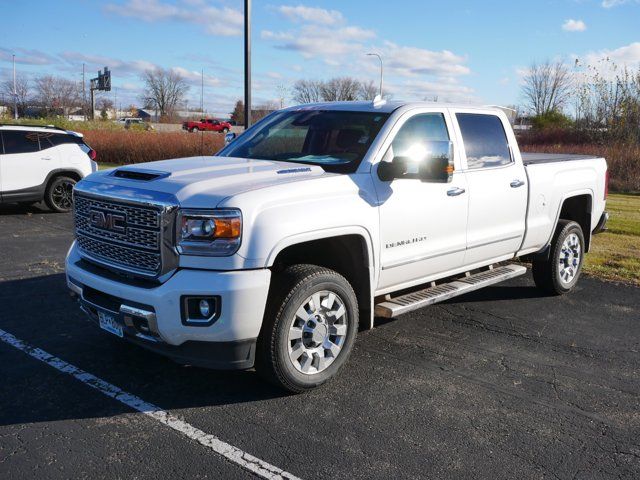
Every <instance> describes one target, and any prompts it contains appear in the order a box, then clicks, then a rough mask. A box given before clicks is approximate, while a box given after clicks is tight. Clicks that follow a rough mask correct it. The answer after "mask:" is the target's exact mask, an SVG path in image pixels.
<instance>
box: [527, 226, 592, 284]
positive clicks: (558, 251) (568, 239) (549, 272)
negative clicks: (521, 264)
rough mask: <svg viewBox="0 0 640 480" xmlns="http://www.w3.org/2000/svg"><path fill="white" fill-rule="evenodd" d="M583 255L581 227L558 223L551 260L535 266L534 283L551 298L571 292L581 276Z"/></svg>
mask: <svg viewBox="0 0 640 480" xmlns="http://www.w3.org/2000/svg"><path fill="white" fill-rule="evenodd" d="M584 253H585V242H584V234H583V232H582V227H580V225H578V224H577V223H576V222H573V221H570V220H560V221H558V226H557V227H556V231H555V233H554V235H553V239H552V240H551V245H550V252H549V258H548V259H547V260H541V261H534V262H533V265H532V271H533V280H534V282H535V284H536V286H537V287H538V288H539V289H540V290H542V291H544V292H546V293H549V294H551V295H564V294H565V293H569V292H570V291H572V290H573V289H574V288H575V286H576V284H577V283H578V279H579V278H580V274H581V273H582V263H583V261H584Z"/></svg>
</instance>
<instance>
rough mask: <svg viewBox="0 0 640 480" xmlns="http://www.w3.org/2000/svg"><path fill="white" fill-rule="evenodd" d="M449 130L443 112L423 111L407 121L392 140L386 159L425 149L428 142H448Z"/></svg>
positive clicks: (409, 154)
mask: <svg viewBox="0 0 640 480" xmlns="http://www.w3.org/2000/svg"><path fill="white" fill-rule="evenodd" d="M448 141H449V132H448V130H447V124H446V122H445V120H444V115H443V114H442V113H423V114H419V115H416V116H414V117H411V118H410V119H409V120H407V121H406V122H405V124H404V125H402V127H400V130H399V131H398V133H397V134H396V137H395V138H394V139H393V142H391V147H390V148H389V151H388V152H387V154H386V155H385V161H391V160H392V159H393V157H402V156H411V155H412V153H413V152H415V151H416V150H420V149H424V147H425V145H426V143H427V142H448Z"/></svg>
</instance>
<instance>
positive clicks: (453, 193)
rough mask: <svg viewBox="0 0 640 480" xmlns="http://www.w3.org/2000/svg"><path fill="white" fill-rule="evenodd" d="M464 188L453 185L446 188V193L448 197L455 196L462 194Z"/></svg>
mask: <svg viewBox="0 0 640 480" xmlns="http://www.w3.org/2000/svg"><path fill="white" fill-rule="evenodd" d="M465 191H466V190H465V189H464V188H460V187H455V188H450V189H449V190H447V195H449V196H450V197H457V196H458V195H462V194H463V193H464V192H465Z"/></svg>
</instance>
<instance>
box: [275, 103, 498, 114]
mask: <svg viewBox="0 0 640 480" xmlns="http://www.w3.org/2000/svg"><path fill="white" fill-rule="evenodd" d="M401 107H431V108H433V107H442V108H460V109H476V108H477V109H482V110H499V107H495V106H482V105H471V104H461V103H440V102H406V101H401V100H389V101H386V102H384V103H379V104H374V102H366V101H358V102H322V103H309V104H304V105H296V106H293V107H289V108H287V109H285V110H342V111H351V112H382V113H391V112H394V111H395V110H397V109H399V108H401Z"/></svg>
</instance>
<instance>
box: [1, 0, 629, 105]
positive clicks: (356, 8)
mask: <svg viewBox="0 0 640 480" xmlns="http://www.w3.org/2000/svg"><path fill="white" fill-rule="evenodd" d="M0 11H2V12H3V20H4V21H3V22H2V28H1V29H0V78H2V79H4V78H8V77H9V76H10V74H11V55H12V54H14V53H15V55H16V62H17V67H16V68H17V70H18V71H19V72H22V73H24V74H26V75H29V76H35V75H40V74H55V75H61V76H66V77H68V78H73V79H76V80H80V78H81V71H82V63H83V62H85V63H86V65H87V67H86V68H87V71H88V72H89V73H90V75H88V77H89V76H95V75H96V72H97V70H98V69H99V68H102V67H103V66H105V65H106V66H109V67H110V69H111V70H112V72H113V73H112V74H113V87H116V88H117V92H118V93H117V95H118V103H119V104H121V105H123V106H125V105H128V104H130V103H134V104H139V103H140V101H139V97H140V86H141V82H140V74H141V73H142V72H143V71H144V70H145V69H149V68H153V67H154V66H160V67H163V68H173V69H176V70H178V71H179V72H181V73H182V74H183V75H184V76H185V77H186V78H187V80H188V82H189V83H190V84H191V85H192V87H191V90H190V92H189V95H188V97H189V105H191V106H197V105H199V104H200V71H201V69H204V72H205V83H206V85H205V107H206V108H207V109H208V110H209V111H213V112H227V111H229V110H230V109H231V107H232V105H233V103H234V102H235V100H236V99H239V98H241V97H242V85H243V84H242V81H243V80H242V45H243V44H242V18H243V17H242V15H243V14H242V1H241V0H146V1H145V0H105V1H100V2H98V1H89V0H56V1H55V2H51V1H45V0H40V1H35V0H21V1H20V2H15V1H13V0H0ZM639 26H640V0H626V1H625V0H604V1H603V0H556V1H520V0H511V1H491V0H486V1H462V0H449V1H446V2H443V1H437V2H436V1H433V2H432V1H426V0H423V1H420V0H397V1H395V2H384V3H383V2H373V1H364V0H349V1H344V0H342V1H333V0H330V1H311V2H309V1H294V2H279V1H277V0H274V1H269V0H254V2H253V58H254V63H253V69H254V99H255V102H256V103H261V102H267V101H273V100H275V99H277V98H278V97H279V96H280V93H279V92H286V91H288V89H290V87H291V85H292V84H293V83H294V82H295V81H296V80H297V79H300V78H306V79H310V78H314V79H324V78H330V77H333V76H341V75H350V76H354V77H357V78H359V79H362V80H373V81H376V82H377V78H378V71H379V70H378V68H379V67H378V63H377V60H376V59H375V58H373V57H367V56H365V55H364V54H365V53H366V52H370V51H375V52H379V53H380V54H382V55H383V57H384V60H385V69H386V75H385V83H386V87H387V89H388V90H389V92H390V93H391V94H392V96H393V98H394V99H406V100H414V99H415V100H422V99H425V98H426V99H433V98H435V97H437V98H438V100H441V101H465V102H471V103H486V104H501V105H508V104H519V103H521V102H522V98H521V96H520V79H521V75H522V72H523V70H525V69H526V68H527V66H528V65H529V64H530V63H531V62H532V61H536V60H537V61H541V60H545V59H562V60H564V61H567V63H569V64H572V63H573V59H574V58H576V57H578V58H580V59H581V61H582V62H583V63H597V61H598V59H600V58H603V57H609V58H611V59H612V60H613V61H615V62H616V63H618V64H620V65H623V64H624V65H628V66H630V67H632V68H638V67H639V66H640V28H639ZM110 96H111V98H113V96H114V92H111V94H110ZM285 103H287V104H290V103H291V100H290V98H288V97H287V98H286V99H285Z"/></svg>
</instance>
